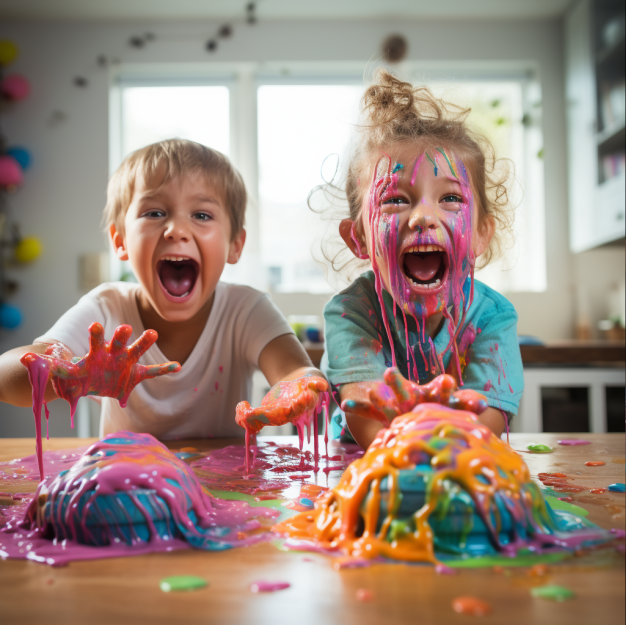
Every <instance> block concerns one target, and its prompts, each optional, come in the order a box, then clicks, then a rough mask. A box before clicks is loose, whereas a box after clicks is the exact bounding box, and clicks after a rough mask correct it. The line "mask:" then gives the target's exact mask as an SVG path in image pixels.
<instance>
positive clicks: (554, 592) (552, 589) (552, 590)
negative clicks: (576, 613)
mask: <svg viewBox="0 0 626 625" xmlns="http://www.w3.org/2000/svg"><path fill="white" fill-rule="evenodd" d="M530 594H531V595H532V596H533V597H539V598H540V599H551V600H552V601H567V599H573V598H574V597H575V596H576V593H575V592H574V591H573V590H570V589H569V588H565V586H555V585H550V586H539V587H538V588H533V589H532V590H531V591H530Z"/></svg>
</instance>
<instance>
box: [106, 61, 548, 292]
mask: <svg viewBox="0 0 626 625" xmlns="http://www.w3.org/2000/svg"><path fill="white" fill-rule="evenodd" d="M168 72H169V74H168V76H164V77H162V78H159V75H158V72H157V71H156V69H155V70H152V71H151V76H150V78H149V79H145V78H143V77H141V76H139V77H138V76H136V75H134V76H125V74H124V68H123V67H122V68H121V70H120V75H119V77H118V80H117V82H116V84H115V87H114V89H113V92H112V96H113V97H112V107H111V108H112V117H111V156H112V158H111V168H112V170H113V169H114V168H116V167H117V166H118V165H119V163H120V162H121V160H122V159H123V157H124V156H126V154H128V153H129V152H131V151H132V150H135V149H137V148H139V147H142V146H143V145H147V144H149V143H152V142H154V141H158V140H161V139H164V138H169V137H174V136H176V137H181V138H187V139H191V140H194V141H198V142H200V143H204V144H206V145H209V146H211V147H214V148H215V149H217V150H219V151H221V152H223V153H225V154H227V155H229V156H230V157H231V159H232V160H233V162H234V164H235V165H236V166H237V167H239V168H240V170H241V171H242V174H243V176H244V180H245V182H246V186H247V188H248V192H249V194H250V197H251V201H250V204H249V207H248V214H247V219H246V227H247V230H248V239H247V243H246V249H245V250H244V254H243V256H242V259H241V261H240V263H239V264H238V265H237V266H234V267H233V266H227V268H226V271H225V274H224V279H226V280H229V281H232V282H240V283H247V284H250V285H252V286H255V287H256V288H261V289H269V290H273V291H276V292H280V293H285V294H288V293H302V292H306V293H330V292H331V291H332V290H333V289H332V287H331V286H329V284H328V282H327V280H326V278H325V273H324V268H323V266H322V265H320V263H319V262H316V261H318V260H321V259H322V253H321V242H322V240H323V239H325V237H328V236H329V234H330V233H329V232H328V228H329V227H332V228H336V222H330V223H329V222H328V221H327V220H324V219H322V217H320V215H318V214H316V213H313V212H312V211H311V210H310V209H309V207H308V204H307V198H308V195H309V193H310V192H311V190H312V189H314V188H315V187H316V186H318V185H320V184H322V183H323V182H324V181H328V180H330V179H332V178H333V175H334V174H335V172H337V174H338V180H339V181H341V179H342V173H343V172H345V168H346V166H347V156H348V148H349V146H350V141H351V138H352V132H353V125H354V124H355V123H356V122H357V120H358V113H359V100H360V98H361V96H362V93H363V80H362V78H361V77H360V76H359V75H358V74H357V73H354V74H351V75H350V76H348V77H346V78H337V77H336V76H335V77H333V76H332V75H331V74H332V73H329V77H328V78H324V76H323V75H319V74H318V75H310V76H309V77H308V78H306V77H305V78H302V77H301V78H289V76H286V77H285V76H282V75H281V76H279V77H276V76H274V77H273V78H268V77H267V76H264V75H261V74H260V73H259V74H255V73H254V71H252V72H251V71H250V69H249V68H248V69H246V70H245V71H244V70H243V69H241V68H239V69H238V68H232V71H230V73H229V77H228V79H224V80H222V81H221V84H218V83H220V81H219V80H218V78H215V79H214V80H213V79H212V80H209V79H206V78H202V77H198V76H194V77H193V79H191V80H188V81H187V82H185V80H184V78H183V77H180V76H179V77H178V78H177V79H176V80H173V79H172V77H171V72H170V70H168ZM452 78H453V75H452V73H450V75H449V76H447V77H444V78H443V79H441V78H438V79H437V80H427V81H424V79H423V78H422V79H416V80H414V82H415V83H416V84H417V83H421V82H427V83H428V84H429V85H430V87H431V88H432V89H433V91H434V92H435V93H436V94H438V95H443V96H444V97H445V98H446V99H449V100H452V101H455V102H457V103H459V104H462V105H464V106H469V107H471V108H472V113H471V115H470V118H469V121H470V123H471V124H473V125H474V126H475V127H476V128H477V129H478V130H480V131H481V132H482V133H483V134H485V135H487V137H488V138H489V139H490V140H491V141H492V142H493V143H494V145H495V147H496V149H497V152H498V156H500V157H505V158H509V159H511V160H512V161H513V163H514V165H515V176H516V180H517V181H518V183H519V185H518V192H517V193H514V195H513V201H514V203H515V204H517V205H518V208H517V210H516V213H515V223H514V231H513V237H512V241H511V242H510V245H509V246H508V247H507V248H506V249H505V254H504V257H503V258H502V259H500V260H499V261H497V262H494V263H492V264H491V265H489V266H488V267H487V268H485V269H483V270H481V271H479V272H478V273H477V277H478V279H480V280H482V281H484V282H487V283H488V284H489V285H490V286H493V287H494V288H496V289H497V290H498V291H500V292H503V293H507V292H511V291H543V290H545V288H546V268H545V262H546V259H545V256H546V254H545V232H544V213H543V163H542V161H541V155H542V135H541V130H540V124H539V122H538V120H539V116H540V100H541V96H540V93H538V86H536V85H535V83H533V82H531V81H529V80H528V79H527V78H525V77H524V76H517V77H509V78H508V79H507V78H506V77H505V78H504V79H503V78H500V77H498V78H497V79H496V78H494V79H489V78H486V77H485V76H482V77H480V78H477V79H471V80H470V79H467V80H463V81H457V80H454V81H452ZM521 189H523V193H522V192H521ZM315 200H316V206H317V205H319V203H320V201H321V200H323V198H322V196H321V195H320V196H319V197H316V198H315ZM332 234H336V233H334V232H333V233H332ZM314 257H315V258H314ZM112 263H113V266H114V270H113V277H114V278H115V277H118V276H120V275H122V274H123V273H125V272H127V271H128V268H125V267H123V265H120V264H119V262H118V261H116V260H115V259H114V260H113V261H112ZM336 284H337V281H336V280H334V281H333V285H336Z"/></svg>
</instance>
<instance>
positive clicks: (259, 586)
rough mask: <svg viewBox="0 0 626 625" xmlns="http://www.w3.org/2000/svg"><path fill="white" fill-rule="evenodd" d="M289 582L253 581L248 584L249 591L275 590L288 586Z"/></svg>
mask: <svg viewBox="0 0 626 625" xmlns="http://www.w3.org/2000/svg"><path fill="white" fill-rule="evenodd" d="M290 586H291V584H290V583H289V582H253V583H252V584H250V590H251V592H255V593H256V592H276V591H277V590H285V589H287V588H289V587H290Z"/></svg>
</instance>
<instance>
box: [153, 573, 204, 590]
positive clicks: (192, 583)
mask: <svg viewBox="0 0 626 625" xmlns="http://www.w3.org/2000/svg"><path fill="white" fill-rule="evenodd" d="M208 585H209V584H208V582H207V581H206V580H205V579H202V578H201V577H196V576H195V575H174V576H172V577H166V578H165V579H162V580H161V581H160V582H159V586H160V587H161V590H162V591H163V592H179V591H190V590H200V588H206V587H207V586H208Z"/></svg>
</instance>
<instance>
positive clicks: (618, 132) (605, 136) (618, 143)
mask: <svg viewBox="0 0 626 625" xmlns="http://www.w3.org/2000/svg"><path fill="white" fill-rule="evenodd" d="M624 126H625V124H624V121H622V122H621V123H619V124H613V125H612V126H609V127H608V128H605V129H604V130H602V131H601V132H599V133H598V134H597V135H596V140H597V142H598V147H599V148H600V149H601V150H602V151H603V152H604V153H607V154H608V153H609V152H612V151H614V150H618V149H619V148H621V149H624V136H625V134H624Z"/></svg>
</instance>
